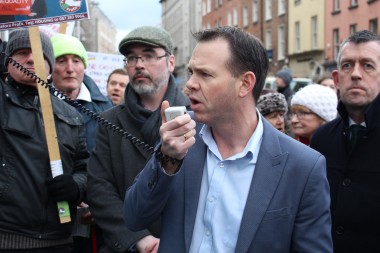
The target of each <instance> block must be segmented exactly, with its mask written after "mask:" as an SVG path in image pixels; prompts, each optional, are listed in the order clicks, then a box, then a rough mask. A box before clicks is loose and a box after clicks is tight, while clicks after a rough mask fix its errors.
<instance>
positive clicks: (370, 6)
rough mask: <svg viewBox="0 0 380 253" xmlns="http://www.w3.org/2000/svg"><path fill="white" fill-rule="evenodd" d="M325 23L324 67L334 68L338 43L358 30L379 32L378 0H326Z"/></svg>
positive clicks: (379, 13)
mask: <svg viewBox="0 0 380 253" xmlns="http://www.w3.org/2000/svg"><path fill="white" fill-rule="evenodd" d="M325 13H326V25H325V30H324V32H325V42H324V55H325V59H324V63H323V65H324V67H325V69H326V71H332V70H333V69H336V67H337V66H336V57H337V55H338V51H339V46H340V43H341V42H342V41H343V40H344V39H345V38H347V37H348V36H349V35H350V34H352V33H353V32H355V31H359V30H369V31H371V32H374V33H376V34H379V33H380V29H379V19H380V1H379V0H349V1H348V0H326V4H325Z"/></svg>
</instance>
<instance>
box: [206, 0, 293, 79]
mask: <svg viewBox="0 0 380 253" xmlns="http://www.w3.org/2000/svg"><path fill="white" fill-rule="evenodd" d="M287 4H288V1H287V0H202V28H211V27H217V26H237V27H240V28H242V29H244V30H246V31H247V32H249V33H251V34H253V35H255V36H256V37H258V38H259V39H260V40H261V41H262V42H263V44H264V46H265V47H266V49H267V53H268V57H269V60H270V67H269V73H268V75H274V74H275V73H276V72H277V71H278V70H280V69H281V68H283V67H284V66H286V65H287V63H288V62H287V58H286V56H287V50H288V49H287V48H288V47H287V43H288V25H287V22H288V8H287Z"/></svg>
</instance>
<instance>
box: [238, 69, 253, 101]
mask: <svg viewBox="0 0 380 253" xmlns="http://www.w3.org/2000/svg"><path fill="white" fill-rule="evenodd" d="M255 85H256V76H255V74H254V73H253V72H252V71H247V72H245V73H244V74H242V75H241V77H240V87H239V96H240V97H245V96H246V95H247V94H251V93H252V90H253V88H254V87H255Z"/></svg>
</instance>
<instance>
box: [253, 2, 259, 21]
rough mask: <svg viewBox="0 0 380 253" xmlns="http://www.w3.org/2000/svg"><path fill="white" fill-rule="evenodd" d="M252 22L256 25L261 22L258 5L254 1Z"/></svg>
mask: <svg viewBox="0 0 380 253" xmlns="http://www.w3.org/2000/svg"><path fill="white" fill-rule="evenodd" d="M252 21H253V22H254V23H255V22H257V21H259V8H258V5H257V0H253V3H252Z"/></svg>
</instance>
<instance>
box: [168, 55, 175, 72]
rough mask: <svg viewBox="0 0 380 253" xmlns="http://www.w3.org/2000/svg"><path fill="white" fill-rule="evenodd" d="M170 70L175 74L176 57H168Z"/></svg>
mask: <svg viewBox="0 0 380 253" xmlns="http://www.w3.org/2000/svg"><path fill="white" fill-rule="evenodd" d="M168 68H169V71H170V73H173V71H174V68H175V56H174V55H172V54H171V55H169V57H168Z"/></svg>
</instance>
